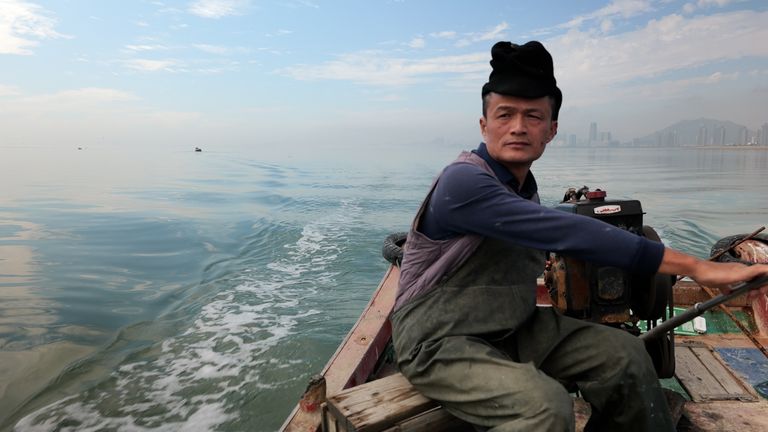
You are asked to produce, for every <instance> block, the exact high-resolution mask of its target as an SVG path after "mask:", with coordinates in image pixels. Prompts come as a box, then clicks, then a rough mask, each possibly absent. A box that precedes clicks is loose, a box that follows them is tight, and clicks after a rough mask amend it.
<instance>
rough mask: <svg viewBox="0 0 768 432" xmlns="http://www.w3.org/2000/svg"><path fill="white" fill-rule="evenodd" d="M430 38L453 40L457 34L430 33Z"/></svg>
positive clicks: (453, 32)
mask: <svg viewBox="0 0 768 432" xmlns="http://www.w3.org/2000/svg"><path fill="white" fill-rule="evenodd" d="M429 36H431V37H433V38H435V39H453V38H455V37H456V32H455V31H448V30H446V31H441V32H434V33H430V34H429Z"/></svg>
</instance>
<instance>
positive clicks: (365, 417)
mask: <svg viewBox="0 0 768 432" xmlns="http://www.w3.org/2000/svg"><path fill="white" fill-rule="evenodd" d="M754 234H755V233H753V234H752V235H750V236H752V237H754ZM744 238H745V239H746V237H744ZM728 241H730V242H731V244H732V243H733V241H732V240H731V239H729V240H728ZM742 241H743V239H742ZM761 241H762V242H763V243H768V238H765V237H762V240H761ZM387 247H388V246H387V245H386V243H385V251H384V253H385V255H386V254H387ZM390 247H391V246H390ZM765 258H766V259H768V255H766V256H765ZM393 261H394V262H393V263H392V265H391V266H390V267H389V268H388V270H387V271H386V273H385V274H384V277H383V278H382V280H381V282H380V283H379V285H378V287H377V288H376V290H375V291H374V292H373V295H372V297H371V300H370V301H369V303H368V304H367V306H366V307H365V309H364V311H363V312H362V314H361V316H360V318H359V319H358V320H357V322H356V323H355V324H354V326H353V327H352V329H351V330H350V331H349V333H348V334H347V336H346V337H345V339H344V340H343V341H342V343H341V345H340V346H339V348H338V349H337V350H336V352H335V353H334V354H333V356H332V357H331V358H330V360H329V361H328V363H327V364H326V366H325V367H324V369H323V370H322V371H321V373H320V374H319V375H317V376H315V377H313V379H312V380H311V381H310V383H308V386H307V390H306V391H305V392H304V394H303V395H302V396H301V398H300V400H299V402H298V403H297V405H296V407H295V408H294V409H293V411H292V412H291V413H290V415H289V416H288V418H287V419H286V421H285V422H284V424H283V425H282V427H281V431H284V432H296V431H302V432H315V431H320V430H322V431H328V432H331V431H333V432H337V431H382V430H386V431H461V430H469V431H473V430H475V429H474V428H473V427H472V426H471V425H469V424H467V423H464V422H462V421H461V420H459V419H457V418H455V417H453V416H451V415H450V414H448V413H447V412H445V411H444V410H442V409H441V408H440V406H439V404H437V403H436V402H434V401H431V400H428V399H427V398H425V397H424V396H422V395H420V394H419V393H418V392H417V391H416V390H415V389H413V388H412V387H411V386H410V384H409V383H408V382H407V380H406V379H405V378H404V377H403V376H402V375H400V374H399V373H398V371H397V369H396V367H395V366H394V352H393V350H392V347H391V336H392V327H391V324H390V322H389V319H388V317H389V314H390V313H391V311H392V308H393V306H394V302H395V294H396V291H397V283H398V278H399V274H400V272H399V267H398V262H397V261H396V260H393ZM538 282H539V283H538V289H537V303H538V304H539V305H552V300H551V297H550V292H549V289H548V287H547V284H546V283H545V280H544V279H543V278H541V279H539V281H538ZM672 293H673V298H674V305H675V307H676V309H675V314H677V311H678V310H683V309H685V308H686V307H689V306H691V305H697V304H699V305H700V304H702V303H703V302H707V301H709V300H711V298H712V295H713V293H712V292H711V290H710V289H709V288H707V287H702V286H700V285H698V284H697V283H696V282H694V281H692V280H689V279H680V280H677V281H676V283H675V284H674V286H673V288H672ZM701 318H703V320H704V321H703V324H702V321H701ZM695 321H697V323H696V325H693V324H692V323H689V324H690V325H688V326H687V329H686V326H683V327H682V329H681V328H680V327H678V329H677V330H676V331H675V336H674V348H675V349H674V365H675V367H673V369H674V376H672V377H671V378H667V379H661V384H662V386H663V387H664V388H665V392H666V393H667V396H668V401H669V402H670V409H671V410H672V414H673V417H675V418H678V419H679V421H678V422H677V425H678V430H695V431H730V430H739V431H740V432H753V431H754V432H757V431H767V430H768V351H767V350H766V347H768V295H761V296H758V297H756V298H753V299H751V300H748V299H747V296H740V297H735V298H731V299H729V300H728V302H726V303H724V304H723V305H721V306H720V309H718V310H714V309H713V310H709V311H706V312H705V313H703V314H702V316H701V317H699V318H697V320H695ZM703 326H706V328H703ZM577 396H578V395H574V410H575V417H576V429H577V430H578V431H580V430H583V427H584V424H585V423H586V421H587V420H588V418H589V406H588V404H587V403H586V402H584V401H583V400H581V399H580V398H578V397H577Z"/></svg>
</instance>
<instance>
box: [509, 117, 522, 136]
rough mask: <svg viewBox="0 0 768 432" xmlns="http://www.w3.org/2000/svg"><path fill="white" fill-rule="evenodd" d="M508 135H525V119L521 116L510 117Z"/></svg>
mask: <svg viewBox="0 0 768 432" xmlns="http://www.w3.org/2000/svg"><path fill="white" fill-rule="evenodd" d="M509 133H511V134H520V133H525V117H523V116H522V115H514V116H512V120H510V122H509Z"/></svg>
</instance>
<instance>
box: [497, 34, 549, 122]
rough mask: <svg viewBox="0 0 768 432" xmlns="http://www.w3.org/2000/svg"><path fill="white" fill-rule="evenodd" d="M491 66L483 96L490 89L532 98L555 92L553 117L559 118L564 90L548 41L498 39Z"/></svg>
mask: <svg viewBox="0 0 768 432" xmlns="http://www.w3.org/2000/svg"><path fill="white" fill-rule="evenodd" d="M491 67H492V68H493V70H492V71H491V75H490V76H489V77H488V82H487V83H485V85H484V86H483V92H482V96H483V97H485V95H486V94H488V93H490V92H494V93H499V94H503V95H508V96H517V97H523V98H530V99H534V98H540V97H544V96H552V97H554V98H555V106H554V109H553V110H552V119H553V120H557V115H558V112H559V111H560V106H561V105H562V103H563V93H562V92H561V91H560V89H559V88H557V80H556V79H555V74H554V68H553V66H552V56H551V55H550V54H549V52H548V51H547V49H546V48H544V45H542V44H541V43H540V42H537V41H530V42H528V43H526V44H524V45H517V44H513V43H511V42H497V43H496V44H495V45H494V46H493V48H491Z"/></svg>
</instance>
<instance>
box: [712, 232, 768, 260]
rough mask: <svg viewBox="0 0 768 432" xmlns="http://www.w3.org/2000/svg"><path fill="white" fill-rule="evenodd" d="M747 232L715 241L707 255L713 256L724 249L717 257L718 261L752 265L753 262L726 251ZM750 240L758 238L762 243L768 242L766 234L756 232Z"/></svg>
mask: <svg viewBox="0 0 768 432" xmlns="http://www.w3.org/2000/svg"><path fill="white" fill-rule="evenodd" d="M748 235H749V234H736V235H732V236H728V237H723V238H721V239H720V240H718V241H717V242H715V244H714V245H712V251H711V252H710V254H709V256H714V255H717V254H719V253H720V252H722V251H723V250H725V251H726V252H725V253H724V254H722V255H720V257H719V258H718V259H717V261H718V262H735V263H742V264H746V265H752V264H754V263H753V262H749V261H743V260H741V259H739V258H738V257H736V256H735V255H733V253H732V252H730V251H728V250H729V249H730V248H732V247H733V245H734V244H735V243H736V242H738V241H739V240H741V239H743V238H744V237H746V236H748ZM752 240H759V241H761V242H763V243H768V234H758V235H756V236H754V237H752Z"/></svg>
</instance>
